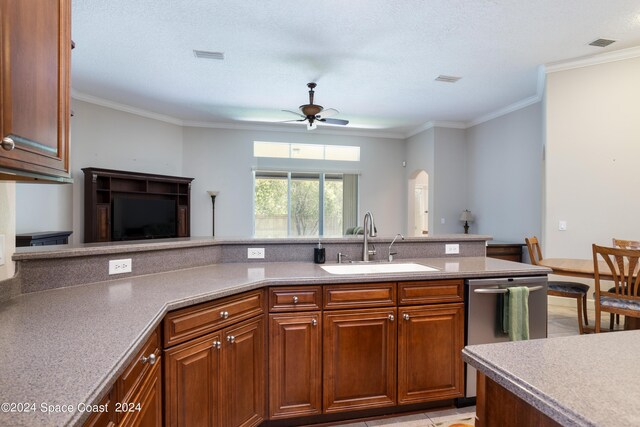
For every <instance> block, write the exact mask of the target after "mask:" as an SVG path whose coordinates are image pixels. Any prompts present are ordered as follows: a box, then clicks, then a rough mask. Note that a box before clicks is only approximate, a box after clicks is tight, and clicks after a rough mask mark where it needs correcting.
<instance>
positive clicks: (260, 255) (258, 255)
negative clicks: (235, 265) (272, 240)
mask: <svg viewBox="0 0 640 427" xmlns="http://www.w3.org/2000/svg"><path fill="white" fill-rule="evenodd" d="M247 258H249V259H264V248H249V249H247Z"/></svg>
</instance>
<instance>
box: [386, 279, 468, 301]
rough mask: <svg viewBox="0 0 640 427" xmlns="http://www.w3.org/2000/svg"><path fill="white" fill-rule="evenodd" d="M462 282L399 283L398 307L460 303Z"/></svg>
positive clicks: (462, 290)
mask: <svg viewBox="0 0 640 427" xmlns="http://www.w3.org/2000/svg"><path fill="white" fill-rule="evenodd" d="M463 292H464V289H463V281H462V280H429V281H424V282H400V283H398V294H399V298H400V305H415V304H432V303H443V302H462V301H463V300H464V296H463V295H464V294H463Z"/></svg>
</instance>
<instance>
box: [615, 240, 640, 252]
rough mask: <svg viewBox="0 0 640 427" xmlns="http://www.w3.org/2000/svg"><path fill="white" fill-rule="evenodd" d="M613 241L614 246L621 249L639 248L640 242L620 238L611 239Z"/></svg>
mask: <svg viewBox="0 0 640 427" xmlns="http://www.w3.org/2000/svg"><path fill="white" fill-rule="evenodd" d="M611 240H612V241H613V247H614V248H621V249H640V242H639V241H637V240H622V239H616V238H613V239H611Z"/></svg>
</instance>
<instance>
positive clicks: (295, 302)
mask: <svg viewBox="0 0 640 427" xmlns="http://www.w3.org/2000/svg"><path fill="white" fill-rule="evenodd" d="M293 303H294V304H297V303H298V297H296V296H294V297H293Z"/></svg>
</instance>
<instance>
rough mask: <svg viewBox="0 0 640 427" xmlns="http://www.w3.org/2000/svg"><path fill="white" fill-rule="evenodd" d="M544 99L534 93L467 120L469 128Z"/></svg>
mask: <svg viewBox="0 0 640 427" xmlns="http://www.w3.org/2000/svg"><path fill="white" fill-rule="evenodd" d="M541 100H542V97H541V96H539V95H537V94H536V95H533V96H530V97H528V98H525V99H522V100H520V101H517V102H514V103H513V104H511V105H507V106H506V107H504V108H501V109H499V110H496V111H494V112H491V113H489V114H485V115H484V116H480V117H478V118H476V119H473V120H472V121H470V122H467V128H470V127H473V126H477V125H479V124H481V123H484V122H488V121H489V120H493V119H497V118H498V117H502V116H504V115H507V114H509V113H513V112H514V111H518V110H521V109H523V108H525V107H528V106H529V105H533V104H536V103H538V102H540V101H541Z"/></svg>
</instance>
